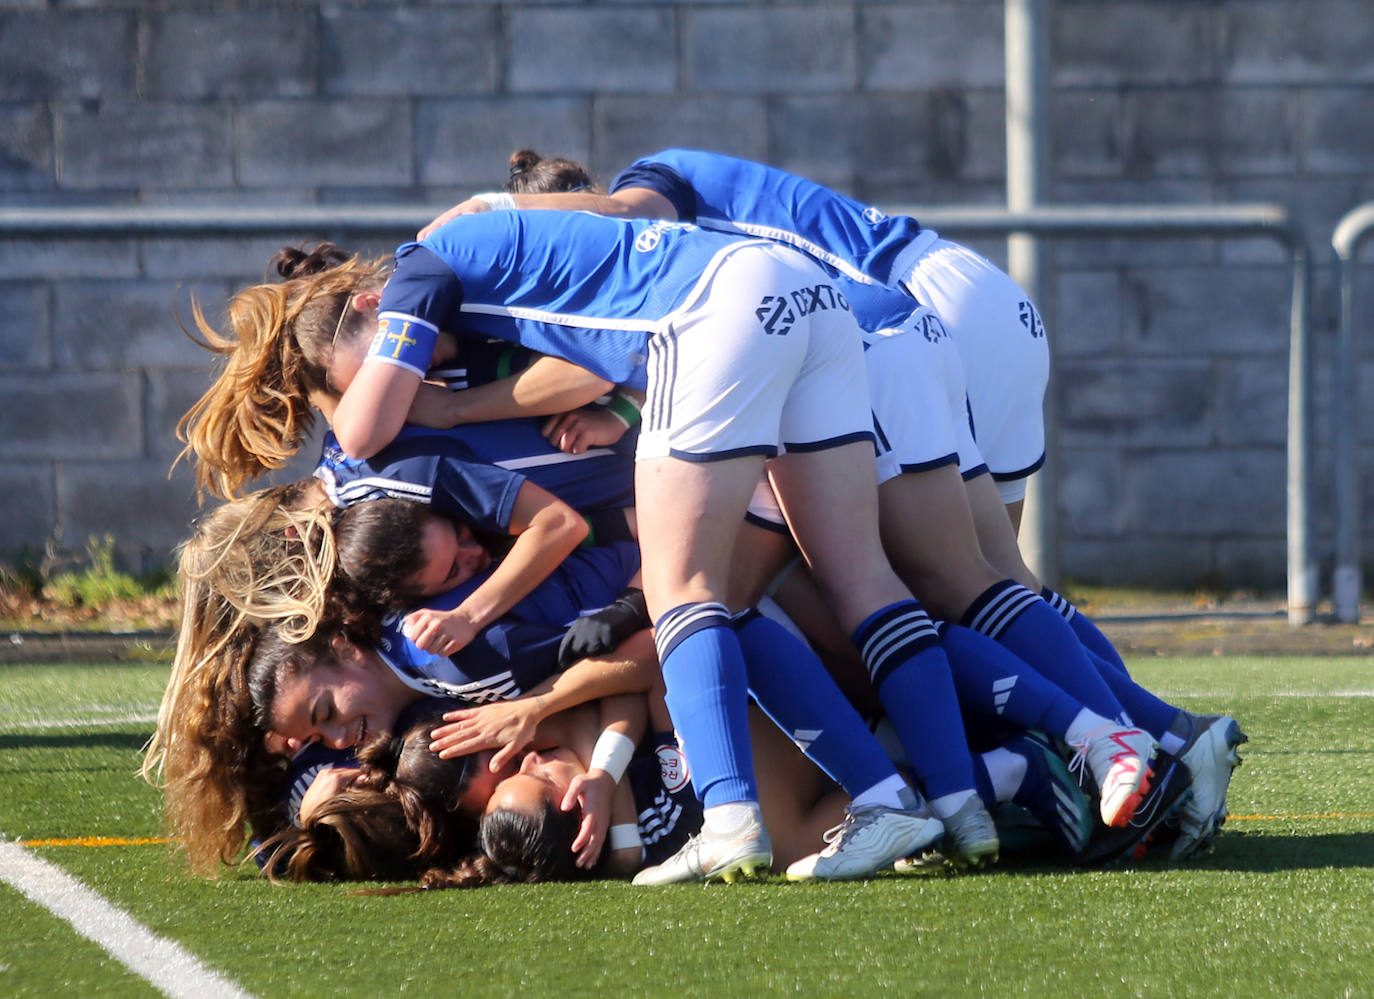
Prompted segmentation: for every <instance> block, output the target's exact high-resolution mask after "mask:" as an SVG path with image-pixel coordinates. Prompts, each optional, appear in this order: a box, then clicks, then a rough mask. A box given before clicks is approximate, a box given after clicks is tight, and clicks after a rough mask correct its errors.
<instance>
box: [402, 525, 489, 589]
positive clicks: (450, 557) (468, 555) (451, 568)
mask: <svg viewBox="0 0 1374 999" xmlns="http://www.w3.org/2000/svg"><path fill="white" fill-rule="evenodd" d="M420 550H421V552H422V553H423V554H424V567H423V568H422V569H421V570H420V571H419V572H418V573H416V575H415V577H414V579H413V580H412V583H413V584H414V586H415V588H416V589H417V590H418V592H419V593H420V594H421V595H422V596H426V597H434V596H438V595H439V594H441V593H447V592H448V591H449V590H451V589H453V588H454V587H455V586H461V585H462V584H463V583H466V582H467V581H468V580H469V579H471V578H472V577H473V576H475V575H477V574H478V573H479V572H484V571H485V570H486V568H487V567H488V566H489V565H491V555H490V554H489V553H488V552H487V550H486V549H485V548H483V547H482V545H481V544H480V543H479V542H478V541H477V539H476V538H475V537H474V536H473V533H472V529H471V528H470V527H468V525H467V524H460V523H458V522H457V521H453V520H449V519H448V518H447V517H441V516H439V515H437V514H430V515H429V516H427V517H426V518H425V525H424V527H423V528H422V530H421V533H420Z"/></svg>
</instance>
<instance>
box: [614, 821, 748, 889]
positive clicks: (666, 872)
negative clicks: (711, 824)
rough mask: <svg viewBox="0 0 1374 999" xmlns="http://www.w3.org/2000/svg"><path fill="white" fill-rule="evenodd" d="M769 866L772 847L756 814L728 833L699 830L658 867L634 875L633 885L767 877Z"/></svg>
mask: <svg viewBox="0 0 1374 999" xmlns="http://www.w3.org/2000/svg"><path fill="white" fill-rule="evenodd" d="M772 864H773V846H772V843H771V842H770V840H769V838H768V830H767V829H765V828H764V826H763V822H762V820H761V819H760V818H759V815H758V811H757V809H755V811H754V813H753V814H752V815H751V816H750V817H749V818H746V819H745V820H744V821H743V822H741V823H740V825H739V827H738V828H737V829H734V830H732V831H731V832H729V833H723V834H722V833H713V832H711V831H710V830H707V829H702V831H701V832H699V833H697V834H696V835H695V836H693V837H692V838H691V839H689V840H688V841H687V843H686V844H685V845H684V846H683V847H682V849H681V850H679V851H678V852H677V853H675V854H673V855H672V856H671V857H669V858H668V859H667V860H665V861H664V862H663V863H661V864H657V865H655V866H653V867H646V868H644V870H642V871H640V872H639V873H638V874H636V875H635V876H634V881H633V883H634V884H636V885H672V884H679V883H681V882H683V881H711V880H714V879H715V878H720V879H721V880H722V881H726V882H729V883H732V884H733V883H734V882H735V881H736V880H737V879H738V878H741V877H743V878H753V877H758V876H759V875H761V874H767V873H768V870H769V868H770V867H771V866H772Z"/></svg>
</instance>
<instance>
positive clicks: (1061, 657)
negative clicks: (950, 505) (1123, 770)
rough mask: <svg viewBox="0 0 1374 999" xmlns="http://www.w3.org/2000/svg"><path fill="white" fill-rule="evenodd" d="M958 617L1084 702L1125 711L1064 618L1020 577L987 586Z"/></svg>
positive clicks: (1113, 712) (1105, 711)
mask: <svg viewBox="0 0 1374 999" xmlns="http://www.w3.org/2000/svg"><path fill="white" fill-rule="evenodd" d="M959 623H960V624H961V625H963V626H964V627H966V628H972V629H973V630H974V631H978V632H982V633H983V634H984V635H987V636H988V637H989V638H992V639H995V640H997V641H999V642H1001V643H1002V644H1003V645H1005V646H1006V647H1007V648H1009V649H1011V651H1013V652H1015V653H1016V654H1017V655H1018V656H1020V657H1021V658H1022V659H1024V660H1025V661H1026V662H1028V663H1029V664H1030V665H1031V666H1033V667H1035V668H1036V669H1037V670H1039V671H1040V674H1041V676H1043V677H1044V678H1045V679H1047V680H1049V681H1050V682H1051V683H1053V684H1055V685H1056V686H1058V687H1060V688H1061V689H1062V690H1064V692H1065V693H1067V694H1068V695H1069V696H1070V697H1073V698H1074V699H1075V700H1077V701H1078V702H1079V703H1081V704H1083V705H1084V706H1085V707H1087V708H1089V709H1091V710H1093V711H1095V712H1097V713H1098V714H1100V715H1103V716H1105V717H1107V718H1112V719H1115V720H1118V721H1119V720H1123V719H1124V718H1125V717H1126V714H1125V710H1124V709H1123V708H1122V706H1121V702H1120V701H1118V700H1117V699H1116V695H1115V694H1113V693H1112V690H1111V688H1110V687H1108V686H1107V683H1106V681H1105V680H1103V679H1102V676H1101V675H1100V674H1099V673H1098V671H1097V667H1096V666H1095V665H1094V664H1093V662H1092V660H1091V659H1090V658H1089V656H1088V652H1087V650H1086V649H1084V648H1083V645H1082V643H1080V642H1079V641H1078V636H1077V635H1075V634H1074V633H1073V629H1072V628H1070V627H1069V624H1068V622H1067V621H1065V620H1064V619H1063V618H1062V617H1060V616H1059V614H1058V613H1056V612H1055V610H1054V608H1052V607H1051V606H1050V605H1049V604H1048V603H1046V602H1045V601H1044V600H1042V599H1041V598H1040V597H1038V596H1036V595H1035V594H1034V593H1032V592H1031V591H1030V590H1028V589H1026V588H1025V587H1024V586H1022V585H1021V584H1020V583H1017V582H1014V581H1013V580H1010V579H1004V580H1002V581H1001V582H1000V583H994V584H993V585H992V586H989V587H988V588H987V589H986V590H985V591H983V593H982V595H981V596H979V597H978V599H977V600H975V601H973V603H972V604H971V605H970V606H969V609H968V610H967V611H965V612H964V617H963V619H962V620H961V621H960V622H959Z"/></svg>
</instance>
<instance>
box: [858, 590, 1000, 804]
mask: <svg viewBox="0 0 1374 999" xmlns="http://www.w3.org/2000/svg"><path fill="white" fill-rule="evenodd" d="M853 641H854V646H855V647H856V648H857V649H858V650H859V652H860V654H861V655H862V656H863V660H864V665H865V666H867V667H868V675H869V677H870V678H871V679H872V681H873V687H874V689H875V690H877V692H878V699H879V700H881V701H882V702H883V708H884V709H885V710H886V711H887V717H888V719H889V720H891V722H892V726H893V728H895V729H896V730H897V737H898V738H899V739H901V742H902V747H903V748H904V749H905V750H906V752H907V758H908V759H910V760H911V766H912V768H913V769H914V770H915V771H916V774H917V776H919V777H920V778H921V781H922V783H923V784H924V785H925V791H926V796H927V797H928V798H932V799H934V798H939V797H942V796H944V795H947V794H954V793H958V792H966V791H971V790H972V789H973V786H974V779H973V760H972V759H971V757H970V755H969V750H968V740H967V738H966V737H965V735H964V723H963V719H962V718H960V716H959V698H958V697H957V696H956V695H955V693H954V679H953V678H952V677H951V676H950V672H949V660H948V659H946V658H945V650H944V649H943V648H941V646H940V639H939V636H938V635H937V634H936V633H935V625H934V624H933V623H931V620H930V618H929V617H928V616H927V615H926V612H925V610H924V609H923V608H922V607H921V605H920V604H919V603H918V602H916V601H915V600H902V601H899V602H897V603H895V604H889V605H888V606H887V607H884V608H883V609H882V610H879V611H877V612H876V613H874V614H871V615H869V617H867V618H866V619H865V620H864V621H863V623H862V624H860V625H859V627H858V628H856V629H855V631H854V636H853Z"/></svg>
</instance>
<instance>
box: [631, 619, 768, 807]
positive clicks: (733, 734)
mask: <svg viewBox="0 0 1374 999" xmlns="http://www.w3.org/2000/svg"><path fill="white" fill-rule="evenodd" d="M654 644H655V645H657V646H658V657H659V661H660V663H661V664H662V667H663V680H664V682H665V683H666V684H667V688H668V693H667V701H668V713H669V714H670V715H671V716H672V719H673V726H674V727H675V728H676V729H677V733H678V737H679V738H680V739H681V743H682V752H683V755H684V756H686V757H687V764H688V766H689V767H691V771H692V784H693V786H694V787H695V788H696V792H697V797H698V798H700V799H701V802H702V804H703V805H704V806H705V807H707V808H712V807H715V806H716V805H724V804H729V803H730V802H735V801H758V797H759V792H758V787H757V785H756V784H755V781H754V764H753V759H752V756H751V752H750V746H749V696H748V679H747V676H746V673H745V669H744V656H743V654H742V653H741V652H740V647H739V640H738V639H737V638H736V637H735V630H734V628H732V627H731V626H730V615H729V612H728V611H727V610H726V609H725V607H724V606H722V605H721V604H714V603H709V604H708V603H703V604H683V605H682V606H680V607H674V608H673V609H672V610H670V611H668V612H667V613H666V614H664V615H663V616H662V617H660V618H659V619H658V621H656V622H655V624H654Z"/></svg>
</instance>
